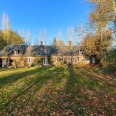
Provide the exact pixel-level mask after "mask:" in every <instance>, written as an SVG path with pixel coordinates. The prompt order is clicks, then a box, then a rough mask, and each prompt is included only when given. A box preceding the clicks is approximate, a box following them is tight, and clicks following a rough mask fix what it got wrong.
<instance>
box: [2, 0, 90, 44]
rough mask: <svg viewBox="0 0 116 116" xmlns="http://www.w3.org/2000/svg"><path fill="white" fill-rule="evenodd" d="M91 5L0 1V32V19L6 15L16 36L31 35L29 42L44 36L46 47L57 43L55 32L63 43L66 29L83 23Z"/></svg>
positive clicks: (78, 0) (72, 0)
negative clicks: (59, 32)
mask: <svg viewBox="0 0 116 116" xmlns="http://www.w3.org/2000/svg"><path fill="white" fill-rule="evenodd" d="M89 9H90V5H89V3H87V2H85V0H0V20H1V23H0V29H2V15H3V13H4V12H5V13H6V14H7V15H8V16H9V19H10V23H11V28H12V29H13V30H15V31H17V32H20V30H24V33H25V36H26V35H27V31H28V30H30V32H31V41H32V43H34V41H35V38H38V39H39V33H40V31H42V39H43V33H44V30H46V32H47V43H48V44H50V43H52V41H53V38H54V37H56V38H57V39H58V30H61V32H62V39H63V40H64V41H67V29H68V27H74V28H75V27H76V25H78V24H80V23H82V24H84V23H86V22H87V20H88V16H89V11H90V10H89Z"/></svg>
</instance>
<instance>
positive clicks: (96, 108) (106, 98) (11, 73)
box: [0, 67, 116, 116]
mask: <svg viewBox="0 0 116 116" xmlns="http://www.w3.org/2000/svg"><path fill="white" fill-rule="evenodd" d="M115 114H116V80H115V78H113V79H112V78H110V77H107V76H106V75H102V74H99V73H97V72H96V70H95V69H91V68H78V67H77V68H74V67H57V68H56V67H52V68H28V69H23V68H22V69H20V68H19V69H0V115H1V116H10V115H11V116H21V115H24V116H27V115H34V116H44V115H45V116H46V115H47V116H70V115H72V116H83V115H88V116H90V115H94V116H98V115H101V116H113V115H115Z"/></svg>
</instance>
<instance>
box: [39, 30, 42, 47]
mask: <svg viewBox="0 0 116 116" xmlns="http://www.w3.org/2000/svg"><path fill="white" fill-rule="evenodd" d="M39 40H40V45H41V41H42V31H40V33H39Z"/></svg>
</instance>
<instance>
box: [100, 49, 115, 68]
mask: <svg viewBox="0 0 116 116" xmlns="http://www.w3.org/2000/svg"><path fill="white" fill-rule="evenodd" d="M101 64H102V66H103V67H104V68H106V67H116V51H115V50H113V49H112V50H110V51H109V52H107V53H106V54H105V55H104V57H103V58H102V59H101Z"/></svg>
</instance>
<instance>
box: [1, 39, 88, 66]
mask: <svg viewBox="0 0 116 116" xmlns="http://www.w3.org/2000/svg"><path fill="white" fill-rule="evenodd" d="M37 57H41V58H42V65H43V66H46V65H58V63H61V64H62V63H66V64H73V65H78V64H89V63H90V59H89V56H87V54H86V53H85V52H84V51H83V50H82V49H81V48H80V47H79V46H73V45H72V42H71V41H69V46H49V45H47V46H45V45H42V42H41V45H34V46H32V45H7V46H6V47H4V48H3V49H2V50H1V51H0V67H5V66H16V64H17V66H19V67H23V66H24V64H26V65H28V66H31V64H32V63H33V62H34V60H35V59H36V58H37ZM49 58H50V59H51V62H49Z"/></svg>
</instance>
